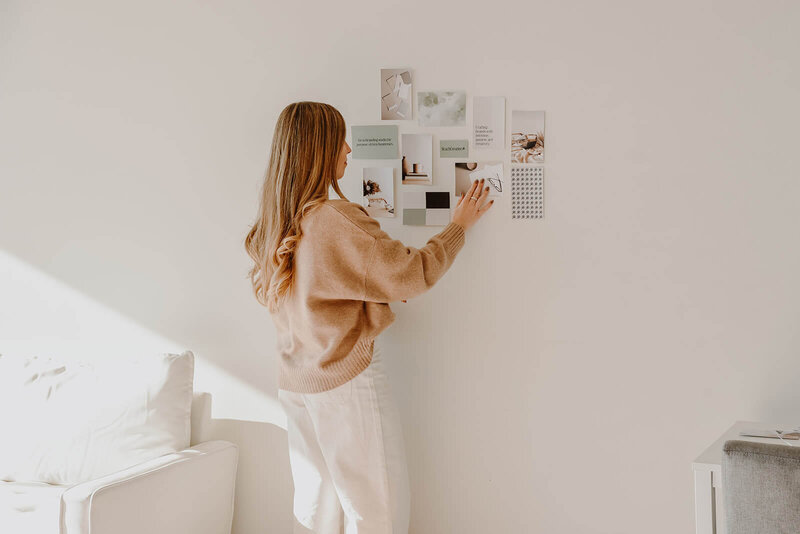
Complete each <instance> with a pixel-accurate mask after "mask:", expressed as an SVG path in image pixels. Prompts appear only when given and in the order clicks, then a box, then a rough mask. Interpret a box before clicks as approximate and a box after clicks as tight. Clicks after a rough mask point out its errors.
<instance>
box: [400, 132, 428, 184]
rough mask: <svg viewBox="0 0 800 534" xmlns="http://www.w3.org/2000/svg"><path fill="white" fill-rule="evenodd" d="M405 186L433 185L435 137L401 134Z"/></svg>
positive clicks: (401, 166)
mask: <svg viewBox="0 0 800 534" xmlns="http://www.w3.org/2000/svg"><path fill="white" fill-rule="evenodd" d="M400 139H401V143H400V144H401V145H402V149H403V159H402V161H401V165H400V168H401V169H402V174H403V181H402V183H403V184H414V185H431V184H433V136H432V135H431V134H401V138H400Z"/></svg>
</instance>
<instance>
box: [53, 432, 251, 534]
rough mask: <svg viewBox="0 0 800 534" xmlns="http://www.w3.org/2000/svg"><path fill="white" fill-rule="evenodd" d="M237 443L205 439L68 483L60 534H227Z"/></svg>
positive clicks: (230, 517) (231, 512)
mask: <svg viewBox="0 0 800 534" xmlns="http://www.w3.org/2000/svg"><path fill="white" fill-rule="evenodd" d="M238 459H239V447H238V446H237V445H235V444H233V443H230V442H228V441H223V440H214V441H206V442H205V443H199V444H197V445H195V446H194V447H190V448H188V449H184V450H182V451H180V452H175V453H171V454H165V455H163V456H160V457H158V458H154V459H152V460H148V461H146V462H142V463H140V464H137V465H135V466H132V467H129V468H128V469H123V470H122V471H118V472H116V473H112V474H110V475H107V476H104V477H102V478H98V479H95V480H90V481H87V482H83V483H80V484H76V485H74V486H71V487H70V488H69V489H67V490H66V491H64V493H63V494H62V495H61V504H60V506H61V510H60V518H59V532H60V534H134V533H136V534H141V533H143V532H146V533H148V534H182V533H187V534H189V533H191V534H230V532H231V526H232V522H233V498H234V487H235V484H236V468H237V464H238Z"/></svg>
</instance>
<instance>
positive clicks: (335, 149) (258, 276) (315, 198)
mask: <svg viewBox="0 0 800 534" xmlns="http://www.w3.org/2000/svg"><path fill="white" fill-rule="evenodd" d="M345 134H346V127H345V123H344V118H343V117H342V114H341V113H339V111H338V110H337V109H336V108H334V107H333V106H331V105H329V104H324V103H321V102H295V103H293V104H289V105H288V106H286V107H285V108H284V109H283V111H282V112H281V114H280V116H279V117H278V122H277V124H276V125H275V132H274V134H273V136H272V148H271V153H270V156H269V165H268V167H267V173H266V177H265V178H264V184H263V187H262V189H261V196H260V201H259V207H258V214H257V216H256V222H255V224H253V227H252V228H251V229H250V231H249V232H248V233H247V237H246V238H245V240H244V245H245V249H246V250H247V254H248V255H249V256H250V257H251V258H252V259H253V262H254V263H255V264H254V265H253V267H252V268H251V269H250V272H249V276H250V281H251V282H252V284H253V292H254V293H255V295H256V299H258V301H259V302H260V303H261V304H263V305H264V306H266V307H267V308H268V309H269V311H270V312H274V311H276V310H277V309H278V308H279V307H280V304H281V302H282V300H283V299H284V298H285V297H286V295H288V294H289V292H290V291H291V288H292V280H293V269H292V266H293V260H294V251H295V248H296V247H297V244H298V243H299V241H300V238H301V237H302V232H301V231H300V221H301V220H302V219H303V217H304V216H305V214H306V213H308V211H309V210H311V208H313V207H314V206H316V205H317V204H321V203H322V202H324V201H325V200H327V198H328V188H329V187H331V186H332V187H333V189H334V191H336V193H337V194H338V195H339V197H340V198H345V196H344V194H343V193H342V191H341V189H339V184H338V176H337V174H336V173H337V168H338V164H339V156H340V154H341V150H342V146H343V145H344V141H345Z"/></svg>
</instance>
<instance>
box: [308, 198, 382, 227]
mask: <svg viewBox="0 0 800 534" xmlns="http://www.w3.org/2000/svg"><path fill="white" fill-rule="evenodd" d="M323 205H324V206H327V207H328V209H326V210H324V211H323V210H320V211H321V212H322V213H326V214H327V215H328V216H330V217H334V218H339V219H346V220H347V221H349V222H350V223H352V226H353V227H355V228H358V229H361V230H362V231H364V232H366V233H368V234H370V235H373V234H374V232H375V230H376V228H375V227H376V226H377V229H378V230H379V229H380V224H379V223H378V222H377V221H376V220H375V219H373V218H372V217H371V216H370V214H369V212H368V211H367V209H366V208H365V207H364V206H362V205H361V204H358V203H357V202H350V201H349V200H345V199H343V198H331V199H328V200H325V201H324V202H323Z"/></svg>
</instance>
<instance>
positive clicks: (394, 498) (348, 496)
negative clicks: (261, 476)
mask: <svg viewBox="0 0 800 534" xmlns="http://www.w3.org/2000/svg"><path fill="white" fill-rule="evenodd" d="M381 354H382V351H381V349H380V347H379V345H378V342H377V340H376V342H375V345H374V349H373V356H372V361H371V362H370V364H369V366H368V367H367V368H366V369H364V370H363V371H362V372H361V373H360V374H359V375H357V376H356V377H355V378H353V379H351V380H350V381H349V382H346V383H345V384H343V385H341V386H339V387H337V388H334V389H332V390H329V391H324V392H322V393H295V392H291V391H287V390H283V389H279V390H278V398H279V399H280V402H281V405H282V406H283V409H284V411H285V412H286V418H287V423H288V426H287V432H288V435H289V461H290V464H291V470H292V478H293V480H294V510H293V511H294V515H295V517H296V518H297V520H298V522H300V524H302V525H304V526H305V527H306V528H309V529H311V530H312V531H313V532H315V533H317V534H341V533H342V532H344V534H408V524H409V517H410V509H411V495H410V489H409V481H408V468H407V464H406V454H405V442H404V438H403V431H402V428H401V425H400V418H399V413H398V411H397V407H396V405H395V403H394V399H393V396H392V393H391V390H390V388H389V382H388V380H387V379H386V375H385V374H384V369H383V361H382V356H381Z"/></svg>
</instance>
